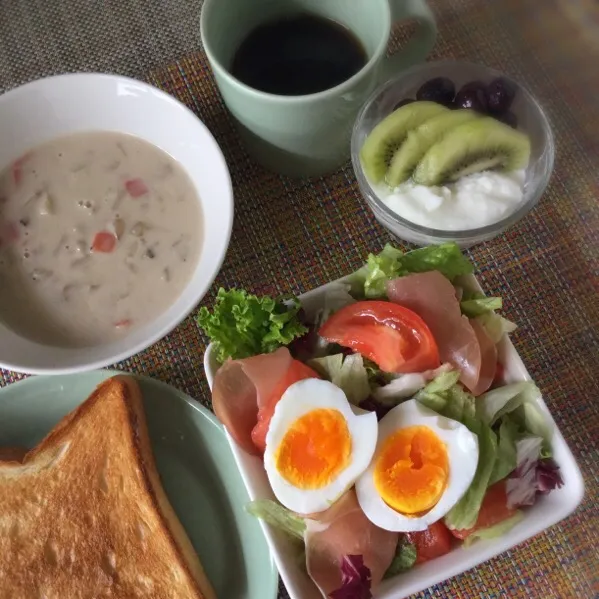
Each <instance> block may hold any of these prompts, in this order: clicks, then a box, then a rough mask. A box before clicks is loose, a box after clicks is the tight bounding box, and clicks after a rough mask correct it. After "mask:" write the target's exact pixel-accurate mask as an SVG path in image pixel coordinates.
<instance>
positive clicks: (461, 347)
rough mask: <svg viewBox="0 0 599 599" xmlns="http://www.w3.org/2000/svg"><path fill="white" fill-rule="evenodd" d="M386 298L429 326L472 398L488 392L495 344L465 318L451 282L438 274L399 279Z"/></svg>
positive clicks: (389, 285) (392, 283) (444, 358)
mask: <svg viewBox="0 0 599 599" xmlns="http://www.w3.org/2000/svg"><path fill="white" fill-rule="evenodd" d="M387 295H388V296H389V299H390V300H391V301H392V302H395V303H397V304H400V305H402V306H405V307H406V308H409V309H410V310H413V311H414V312H416V314H418V315H419V316H420V317H421V318H422V319H423V320H424V322H426V324H427V325H428V327H429V328H430V330H431V332H432V333H433V336H434V338H435V341H436V342H437V346H438V347H439V356H440V358H441V361H442V362H449V363H450V364H453V366H454V367H455V368H457V369H458V370H459V371H460V372H461V375H460V380H461V381H462V383H463V384H464V385H465V386H466V387H467V388H468V389H469V390H470V391H471V392H472V393H473V394H475V395H478V394H479V393H482V392H483V391H486V390H487V389H488V388H489V386H490V385H491V382H492V378H491V381H489V382H488V385H487V378H488V372H489V371H490V369H491V368H493V372H494V369H495V365H496V359H495V360H494V361H493V362H492V363H491V365H490V366H489V365H487V363H486V361H487V360H490V358H491V350H490V345H489V343H491V344H492V341H491V340H490V339H489V338H488V336H487V335H486V333H485V332H484V330H483V329H482V327H480V325H478V323H476V330H475V328H474V327H473V325H472V323H471V322H470V321H469V320H468V318H467V317H466V316H462V313H461V311H460V304H459V302H458V299H457V297H456V290H455V288H454V286H453V285H452V284H451V283H450V281H449V280H448V279H446V278H445V277H444V276H443V275H442V274H441V273H440V272H438V271H435V270H433V271H430V272H423V273H418V274H413V275H408V276H405V277H400V278H398V279H394V280H392V281H389V283H387ZM483 354H484V355H483ZM496 356H497V354H496V352H495V357H496ZM483 362H485V363H484V365H483ZM481 375H482V376H481ZM479 381H480V383H479ZM485 385H487V386H485Z"/></svg>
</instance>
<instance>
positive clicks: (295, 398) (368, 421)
mask: <svg viewBox="0 0 599 599" xmlns="http://www.w3.org/2000/svg"><path fill="white" fill-rule="evenodd" d="M376 439H377V420H376V415H375V414H374V413H370V412H369V413H365V414H363V415H357V414H355V413H354V409H353V408H352V406H351V404H350V403H349V401H348V400H347V397H346V396H345V393H344V392H343V391H342V390H341V389H340V388H339V387H337V386H336V385H333V383H330V382H328V381H323V380H320V379H305V380H303V381H299V382H297V383H294V384H293V385H291V386H290V387H289V388H288V389H287V390H286V391H285V393H284V394H283V396H282V397H281V399H280V401H279V402H278V403H277V406H276V408H275V412H274V415H273V417H272V420H271V421H270V426H269V428H268V433H267V434H266V451H265V452H264V467H265V469H266V473H267V475H268V480H269V481H270V486H271V487H272V490H273V492H274V494H275V496H276V498H277V499H278V500H279V501H280V502H281V503H282V504H283V505H284V506H285V507H286V508H288V509H290V510H293V511H294V512H297V513H299V514H310V513H315V512H322V511H324V510H326V509H328V508H329V507H330V506H331V504H333V503H334V502H335V501H337V499H339V498H340V497H341V495H343V493H345V491H347V489H349V488H350V487H351V486H352V485H353V484H354V482H355V481H356V479H357V478H358V477H359V476H360V475H361V474H362V473H363V472H364V470H366V468H367V467H368V464H369V463H370V460H371V459H372V455H373V454H374V449H375V447H376Z"/></svg>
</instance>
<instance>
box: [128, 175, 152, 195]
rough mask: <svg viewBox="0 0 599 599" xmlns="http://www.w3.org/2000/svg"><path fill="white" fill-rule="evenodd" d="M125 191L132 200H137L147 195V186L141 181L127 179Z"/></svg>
mask: <svg viewBox="0 0 599 599" xmlns="http://www.w3.org/2000/svg"><path fill="white" fill-rule="evenodd" d="M125 189H126V190H127V193H128V194H129V195H130V196H131V197H132V198H139V197H140V196H142V195H144V194H146V193H148V191H149V190H148V186H147V185H146V184H145V183H144V181H143V179H139V178H137V179H128V180H127V181H125Z"/></svg>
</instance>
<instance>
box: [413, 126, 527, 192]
mask: <svg viewBox="0 0 599 599" xmlns="http://www.w3.org/2000/svg"><path fill="white" fill-rule="evenodd" d="M529 158H530V140H529V139H528V136H527V135H525V134H524V133H522V132H520V131H516V130H515V129H512V128H511V127H509V126H508V125H504V124H503V123H500V122H499V121H497V120H496V119H494V118H491V117H483V118H479V119H474V120H471V121H468V122H467V123H464V124H462V125H458V126H457V127H454V128H453V129H451V131H449V132H448V133H447V135H445V136H444V137H442V138H441V140H440V141H438V142H437V143H435V144H433V145H432V146H431V147H430V148H429V149H428V151H427V152H426V154H425V155H424V156H423V157H422V160H421V161H420V162H419V163H418V166H417V167H416V169H415V170H414V173H413V175H412V178H413V179H414V181H415V182H416V183H419V184H421V185H441V184H443V183H447V182H449V181H457V180H458V179H459V178H460V177H464V176H465V175H471V174H472V173H478V172H480V171H486V170H491V169H494V170H502V171H506V172H507V171H515V170H518V169H521V168H524V167H525V166H526V165H527V164H528V159H529Z"/></svg>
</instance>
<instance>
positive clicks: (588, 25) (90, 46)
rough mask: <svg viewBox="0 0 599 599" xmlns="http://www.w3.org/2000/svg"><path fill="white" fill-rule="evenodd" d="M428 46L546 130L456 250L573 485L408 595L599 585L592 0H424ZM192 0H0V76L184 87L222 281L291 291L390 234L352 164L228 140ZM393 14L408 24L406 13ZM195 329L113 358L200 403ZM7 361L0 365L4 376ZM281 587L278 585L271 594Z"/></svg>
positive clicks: (559, 593)
mask: <svg viewBox="0 0 599 599" xmlns="http://www.w3.org/2000/svg"><path fill="white" fill-rule="evenodd" d="M431 5H432V8H433V9H434V11H435V13H436V17H437V20H438V24H439V39H438V43H437V45H436V48H435V50H434V52H433V56H432V57H431V58H461V59H468V60H472V61H475V62H482V63H485V64H488V65H489V66H492V67H495V68H497V69H499V70H501V71H504V72H506V73H509V74H511V75H513V76H514V77H516V78H517V79H519V80H521V81H523V82H525V83H526V84H527V86H528V87H529V88H530V89H531V91H532V92H533V93H534V94H535V95H536V96H537V97H538V98H539V99H540V101H541V102H542V103H543V105H544V106H545V107H546V109H547V111H548V114H549V116H550V119H551V121H552V125H553V128H554V131H555V134H556V138H557V159H556V166H555V172H554V175H553V178H552V181H551V184H550V186H549V188H548V189H547V191H546V193H545V195H544V197H543V199H542V201H541V202H540V204H539V206H538V207H537V208H536V209H535V210H534V211H533V213H531V214H530V215H529V216H528V217H527V218H526V219H524V220H523V221H522V222H521V223H520V224H519V225H517V226H516V227H514V228H513V229H511V230H510V231H509V232H508V233H506V234H505V235H503V236H501V237H499V238H497V239H495V240H493V241H492V242H489V243H487V244H484V245H481V246H478V247H475V248H473V249H472V251H470V252H469V255H470V257H471V259H472V260H473V262H474V263H475V265H476V268H477V272H478V277H479V279H480V281H481V283H482V285H483V287H484V288H485V289H486V291H487V292H488V293H489V294H493V295H495V294H500V295H501V296H502V297H503V298H504V303H505V313H506V315H507V317H508V318H510V319H512V320H514V321H516V322H517V323H518V324H519V329H518V330H517V331H516V333H514V335H513V339H514V342H515V344H516V347H517V349H518V351H519V352H520V354H521V356H522V358H523V360H524V362H525V363H526V366H527V367H528V369H529V371H530V373H531V375H532V376H533V378H534V379H535V380H536V382H537V383H538V384H539V386H540V387H541V388H542V390H543V392H544V396H545V400H546V402H547V404H548V405H549V407H550V409H551V411H552V413H553V415H554V417H555V419H556V421H557V423H558V425H559V427H560V428H561V430H562V432H563V434H564V436H565V437H566V439H567V441H568V443H569V445H570V447H571V448H572V451H573V452H574V455H575V457H576V459H577V460H578V463H579V464H580V467H581V469H582V471H583V474H584V478H585V484H586V497H585V499H584V501H583V503H582V505H581V506H580V508H579V509H578V511H577V512H576V513H575V514H574V515H573V516H572V517H570V518H568V519H567V520H565V521H563V522H562V523H560V524H559V525H556V526H554V527H552V528H551V529H549V530H548V531H546V532H545V533H543V534H541V535H539V536H537V537H535V538H534V539H531V540H530V541H528V542H527V543H524V544H523V545H521V546H519V547H517V548H515V549H513V550H511V551H509V552H506V553H505V554H503V555H501V556H500V557H498V558H495V559H493V560H491V561H489V562H487V563H486V564H484V565H482V566H480V567H478V568H475V569H473V570H470V571H468V572H466V573H465V574H463V575H461V576H458V577H456V578H453V579H451V580H448V581H446V582H444V583H442V584H440V585H438V586H436V587H434V588H432V589H429V590H428V591H425V592H423V593H419V594H418V595H415V597H420V598H424V597H438V598H444V599H445V598H449V597H465V598H471V597H516V598H524V597H527V598H530V597H533V598H543V599H567V598H577V599H597V597H599V574H598V571H599V559H598V555H599V554H598V549H597V547H599V493H598V492H599V478H598V475H597V471H598V468H597V465H599V442H598V440H599V401H598V398H599V376H598V374H597V373H598V371H599V336H598V334H597V330H598V329H599V301H598V299H597V297H598V292H599V207H598V200H599V168H598V166H599V142H598V140H599V102H598V101H597V95H598V92H599V70H598V69H597V63H598V62H599V10H598V9H597V4H596V2H593V1H591V0H587V1H575V0H543V2H541V1H540V0H539V1H537V2H532V1H531V0H529V1H528V2H526V1H524V2H522V1H521V0H504V1H502V2H499V1H498V0H497V1H493V2H480V1H476V0H434V1H431ZM200 9H201V1H199V0H127V2H122V1H121V0H103V1H99V0H59V1H57V2H47V1H46V0H3V1H2V2H1V3H0V90H6V89H9V88H11V87H14V86H16V85H19V84H21V83H24V82H26V81H29V80H32V79H36V78H38V77H41V76H46V75H51V74H57V73H62V72H66V71H105V72H114V73H120V74H124V75H129V76H132V77H137V78H140V79H144V80H146V81H148V82H150V83H152V84H154V85H157V86H158V87H161V88H162V89H164V90H166V91H167V92H169V93H171V94H173V95H174V96H176V97H177V98H179V99H180V100H181V101H183V102H184V103H185V104H187V105H188V106H189V107H190V108H191V109H192V110H193V111H194V112H195V113H196V114H198V116H199V117H200V118H201V119H202V120H203V121H204V122H205V123H206V124H207V126H208V127H209V128H210V129H211V131H212V132H213V133H214V135H215V136H216V138H217V140H218V141H219V143H220V144H221V147H222V148H223V151H224V153H225V155H226V158H227V161H228V163H229V166H230V168H231V175H232V179H233V183H234V187H235V202H236V217H235V225H234V230H233V237H232V240H231V246H230V249H229V252H228V255H227V259H226V261H225V264H224V266H223V268H222V271H221V273H220V275H219V277H218V279H217V281H216V284H215V285H214V287H213V290H212V292H211V294H210V295H209V296H208V297H207V298H206V299H205V303H207V304H210V303H211V301H212V298H213V294H214V290H215V289H216V288H217V287H218V286H219V285H222V286H225V287H231V286H239V287H244V288H247V289H250V290H252V291H254V292H255V293H269V294H273V293H282V292H292V293H301V292H304V291H307V290H309V289H311V288H313V287H316V286H318V285H321V284H323V283H325V282H327V281H329V280H332V279H335V278H338V277H340V276H342V275H344V274H347V273H348V272H350V271H352V270H353V269H355V268H357V267H358V266H360V264H361V263H362V261H363V259H364V257H365V256H366V255H367V253H368V252H369V251H377V250H379V249H380V248H381V247H382V246H383V245H384V243H385V242H387V241H389V236H388V234H387V233H386V232H385V231H384V230H383V229H382V228H381V227H380V226H379V225H378V224H377V223H376V222H375V221H374V219H373V217H372V215H371V214H370V212H369V210H368V209H367V207H366V206H365V204H364V202H363V201H362V199H361V197H360V194H359V191H358V188H357V184H356V182H355V179H354V176H353V172H352V170H351V168H350V166H349V165H347V166H345V167H344V168H342V169H340V170H339V171H338V172H337V173H334V174H333V175H331V176H329V177H326V178H322V179H317V180H313V181H299V180H291V179H286V178H284V177H281V176H277V175H274V174H271V173H268V172H266V171H264V170H263V169H261V168H260V167H258V166H256V165H255V164H254V163H253V162H252V161H251V160H250V159H249V157H248V156H247V155H246V153H245V152H244V149H243V147H242V146H241V145H240V143H239V141H238V139H237V136H236V134H235V131H234V129H233V126H232V122H231V119H230V117H229V115H228V114H227V112H226V110H225V108H224V106H223V104H222V101H221V99H220V97H219V95H218V92H217V90H216V88H215V85H214V81H213V78H212V75H211V73H210V71H209V68H208V65H207V63H206V59H205V55H204V53H203V50H202V47H201V43H200V39H199V14H200ZM402 31H403V30H402ZM205 345H206V339H205V338H204V336H203V335H202V334H201V333H200V331H199V330H198V328H197V326H196V324H195V323H194V321H193V318H192V317H190V318H188V319H187V320H186V321H185V322H184V323H183V324H182V325H181V326H180V327H178V329H177V330H175V331H174V332H173V333H172V334H170V335H169V336H168V337H167V338H166V339H164V340H162V341H161V342H159V343H157V344H156V345H155V346H153V347H151V348H150V349H148V350H147V351H145V352H143V353H141V354H139V355H137V356H134V357H133V358H131V359H129V360H126V361H125V362H122V363H120V364H118V365H117V366H118V367H119V368H121V369H126V370H131V371H135V372H140V373H144V374H147V375H150V376H153V377H155V378H158V379H161V380H163V381H166V382H168V383H170V384H172V385H174V386H175V387H178V388H180V389H182V390H184V391H186V392H187V393H189V394H190V395H191V396H193V397H195V398H197V399H198V400H199V401H201V402H202V403H203V404H205V405H207V406H209V405H210V397H209V392H208V388H207V385H206V382H205V379H204V373H203V369H202V354H203V351H204V348H205ZM18 378H20V375H17V374H15V373H10V372H1V371H0V385H3V384H8V383H11V382H13V381H15V380H17V379H18ZM285 596H286V593H285V590H284V589H283V588H281V597H285Z"/></svg>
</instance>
